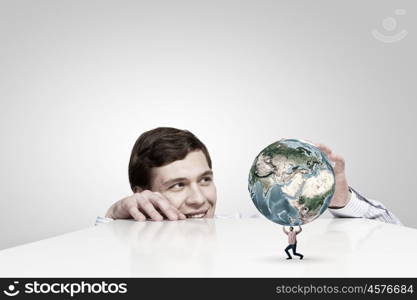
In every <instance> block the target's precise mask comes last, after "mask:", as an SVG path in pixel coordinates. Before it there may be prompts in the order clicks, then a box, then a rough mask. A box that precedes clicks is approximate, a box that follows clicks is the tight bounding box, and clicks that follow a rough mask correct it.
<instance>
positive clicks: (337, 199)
mask: <svg viewBox="0 0 417 300" xmlns="http://www.w3.org/2000/svg"><path fill="white" fill-rule="evenodd" d="M314 144H315V145H316V147H317V148H319V149H320V150H321V151H323V152H324V153H326V155H327V157H328V158H329V159H330V161H332V162H333V163H334V167H333V170H334V175H335V185H336V189H335V192H334V194H333V198H332V200H331V201H330V204H329V208H342V207H344V206H346V204H347V203H348V202H349V200H350V197H351V193H350V192H349V187H348V183H347V179H346V174H345V160H344V159H343V157H342V156H340V155H336V154H334V153H333V152H332V150H331V149H330V148H329V147H327V146H326V145H323V144H320V143H317V144H316V143H314Z"/></svg>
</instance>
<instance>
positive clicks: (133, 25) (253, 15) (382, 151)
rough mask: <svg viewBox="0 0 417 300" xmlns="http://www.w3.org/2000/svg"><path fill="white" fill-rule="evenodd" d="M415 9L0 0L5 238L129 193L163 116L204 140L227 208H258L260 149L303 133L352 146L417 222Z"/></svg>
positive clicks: (33, 234)
mask: <svg viewBox="0 0 417 300" xmlns="http://www.w3.org/2000/svg"><path fill="white" fill-rule="evenodd" d="M416 7H417V5H416V2H415V1H380V0H378V1H377V0H375V1H344V2H341V1H330V0H329V1H311V0H305V1H293V0H292V1H276V0H271V1H260V0H256V1H224V0H222V1H146V2H144V1H120V0H118V1H86V0H83V1H74V0H71V1H54V0H51V1H16V0H10V1H4V0H1V1H0V43H1V47H0V135H1V147H0V191H1V195H0V197H1V202H0V211H1V218H0V228H1V230H0V248H6V247H11V246H15V245H18V244H22V243H26V242H31V241H35V240H38V239H42V238H47V237H51V236H54V235H58V234H62V233H65V232H69V231H73V230H77V229H81V228H85V227H87V226H92V225H93V223H94V220H95V217H96V216H97V215H104V213H105V211H106V210H107V207H108V206H109V205H110V204H111V203H113V202H114V201H116V200H118V199H120V198H122V197H124V196H126V195H129V194H130V189H129V184H128V178H127V164H128V159H129V154H130V151H131V147H132V145H133V143H134V142H135V140H136V138H137V137H138V135H139V134H140V133H142V132H143V131H145V130H148V129H152V128H154V127H156V126H174V127H178V128H185V129H189V130H191V131H192V132H194V133H195V134H196V135H197V136H199V137H200V138H201V139H202V140H203V142H205V143H206V145H207V146H208V148H209V150H210V152H211V155H212V159H213V161H214V172H215V181H216V183H217V186H218V211H217V212H218V213H221V214H223V213H224V214H226V213H231V212H235V211H241V212H244V213H251V212H255V211H256V210H255V208H254V206H253V204H252V202H251V200H250V198H249V193H248V192H247V175H248V171H249V167H250V165H251V163H252V160H253V159H254V157H255V156H256V155H257V154H258V152H259V151H260V150H261V149H262V148H263V147H265V146H266V145H268V144H270V143H272V142H274V141H276V140H277V139H279V138H281V137H294V138H305V139H310V140H313V141H317V142H322V143H325V144H327V145H328V146H330V147H331V148H332V149H333V150H334V151H335V152H336V153H339V154H341V155H342V156H344V157H345V159H346V162H347V165H346V168H347V171H346V172H347V174H348V179H349V183H350V184H351V185H352V186H354V187H356V188H357V189H358V190H359V191H361V192H363V193H364V194H365V195H366V196H368V197H370V198H373V199H376V200H379V201H382V202H383V203H384V204H385V205H386V206H388V207H389V208H390V209H391V210H392V211H393V212H394V213H395V214H397V215H398V217H399V218H400V219H401V220H402V222H403V223H404V224H405V225H407V226H412V227H417V220H416V218H414V215H415V211H416V196H415V195H416V194H415V180H416V175H415V174H416V167H417V163H416V159H415V156H414V155H415V147H416V142H415V128H416V119H415V114H416V103H415V101H416V92H417V88H416V83H415V79H416V59H415V53H417V49H416V36H415V35H416V32H417V31H416V29H417V28H416V22H417V21H416V20H417V18H416ZM396 9H405V10H406V14H405V15H396V14H395V10H396ZM387 17H394V18H395V20H396V21H397V24H396V25H397V27H396V28H393V26H391V27H389V26H388V25H390V24H391V25H393V22H392V19H390V20H391V23H387V24H388V25H387V26H385V27H384V26H383V24H382V23H381V22H383V20H385V19H386V18H387ZM394 25H395V24H394ZM373 29H378V30H379V31H380V32H381V33H384V34H386V35H391V36H393V35H395V34H397V33H398V32H400V31H401V30H404V29H405V30H407V31H408V35H407V36H406V37H405V38H403V39H402V40H400V41H398V42H396V43H385V42H382V41H379V40H377V39H376V38H374V37H373V35H372V34H371V31H372V30H373ZM387 29H388V30H387Z"/></svg>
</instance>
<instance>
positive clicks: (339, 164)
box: [330, 154, 345, 172]
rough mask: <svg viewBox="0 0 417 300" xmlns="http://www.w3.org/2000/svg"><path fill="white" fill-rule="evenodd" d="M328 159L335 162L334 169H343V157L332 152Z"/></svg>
mask: <svg viewBox="0 0 417 300" xmlns="http://www.w3.org/2000/svg"><path fill="white" fill-rule="evenodd" d="M330 159H331V160H332V161H334V162H335V167H334V168H335V171H337V172H341V171H344V170H345V159H344V158H343V157H341V156H340V155H336V154H332V155H331V158H330Z"/></svg>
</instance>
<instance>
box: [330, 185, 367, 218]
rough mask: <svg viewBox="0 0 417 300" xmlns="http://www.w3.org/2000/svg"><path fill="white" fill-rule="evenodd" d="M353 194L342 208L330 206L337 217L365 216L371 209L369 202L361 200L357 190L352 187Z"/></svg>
mask: <svg viewBox="0 0 417 300" xmlns="http://www.w3.org/2000/svg"><path fill="white" fill-rule="evenodd" d="M350 191H351V193H352V196H351V198H350V201H349V202H348V203H347V204H346V205H345V206H344V207H342V208H329V211H330V212H331V213H332V214H333V215H334V216H336V217H341V218H363V217H365V214H366V212H367V211H368V209H369V204H368V203H366V202H365V201H361V200H360V199H359V198H358V195H357V194H356V192H355V191H353V190H352V189H350Z"/></svg>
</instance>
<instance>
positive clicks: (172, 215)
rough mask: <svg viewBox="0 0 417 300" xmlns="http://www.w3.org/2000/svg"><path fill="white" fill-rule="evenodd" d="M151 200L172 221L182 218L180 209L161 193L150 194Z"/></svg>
mask: <svg viewBox="0 0 417 300" xmlns="http://www.w3.org/2000/svg"><path fill="white" fill-rule="evenodd" d="M148 198H149V201H151V202H152V204H153V205H154V206H155V207H157V208H159V209H160V211H161V212H162V213H163V214H164V215H165V216H166V217H167V218H168V219H169V220H171V221H176V220H178V219H179V218H180V216H179V212H178V210H177V209H176V208H175V207H174V206H172V204H171V203H170V202H169V201H168V199H165V198H164V197H163V196H162V195H160V194H156V193H155V194H153V195H149V197H148Z"/></svg>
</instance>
